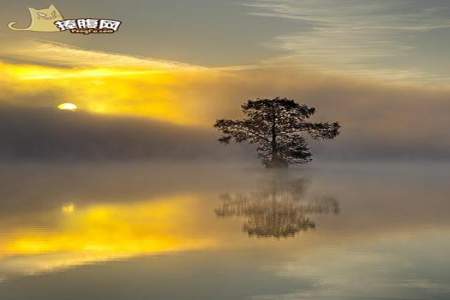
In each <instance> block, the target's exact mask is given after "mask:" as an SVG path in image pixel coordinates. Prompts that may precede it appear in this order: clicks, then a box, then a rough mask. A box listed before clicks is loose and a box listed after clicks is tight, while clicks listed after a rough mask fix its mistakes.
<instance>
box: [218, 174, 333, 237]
mask: <svg viewBox="0 0 450 300" xmlns="http://www.w3.org/2000/svg"><path fill="white" fill-rule="evenodd" d="M272 175H273V176H272V177H271V178H270V179H269V180H265V181H264V182H263V183H262V184H261V186H260V187H259V190H257V191H254V192H248V193H235V194H232V193H226V194H223V195H221V196H220V198H221V200H222V205H221V206H220V207H219V208H217V209H216V210H215V213H216V215H217V216H218V217H232V216H237V217H243V218H245V219H246V220H245V223H244V225H243V226H242V229H243V231H245V232H247V233H248V235H249V236H256V237H275V238H282V237H284V238H285V237H293V236H295V235H296V234H297V233H299V232H301V231H307V230H309V229H313V228H315V227H316V223H315V222H314V221H313V220H312V219H311V217H310V216H311V215H315V214H329V213H333V214H337V213H338V212H339V204H338V202H337V201H336V199H334V198H333V197H331V196H317V195H315V196H310V195H307V186H308V183H309V181H308V180H307V179H305V178H294V179H292V178H289V177H287V176H286V175H285V174H272Z"/></svg>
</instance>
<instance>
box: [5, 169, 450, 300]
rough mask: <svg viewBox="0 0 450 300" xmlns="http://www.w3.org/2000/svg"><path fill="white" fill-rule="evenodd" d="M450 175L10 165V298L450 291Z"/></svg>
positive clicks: (263, 299) (432, 294)
mask: <svg viewBox="0 0 450 300" xmlns="http://www.w3.org/2000/svg"><path fill="white" fill-rule="evenodd" d="M449 170H450V168H448V166H446V165H440V164H428V163H427V164H423V165H417V166H414V165H402V164H392V163H385V164H353V165H351V164H344V165H341V164H337V165H333V164H329V165H328V164H327V165H323V166H318V167H315V169H314V168H311V169H307V168H301V169H295V168H292V169H290V170H288V171H287V173H286V174H285V175H283V176H281V175H279V174H278V175H277V176H274V174H273V173H271V172H270V171H267V170H261V169H260V168H257V169H251V168H242V167H241V168H239V167H236V166H223V165H221V166H220V165H207V166H197V165H195V166H176V167H175V166H173V165H171V166H167V165H162V164H161V165H144V164H143V165H138V164H134V165H103V166H98V165H84V166H83V165H76V166H74V165H61V166H59V165H52V166H47V165H32V164H31V165H22V166H13V165H9V166H2V168H0V182H1V185H0V299H1V300H26V299H33V300H59V299H64V300H79V299H86V300H94V299H95V300H96V299H108V300H129V299H161V300H166V299H171V300H192V299H196V300H210V299H214V300H229V299H233V300H258V299H260V300H272V299H302V300H322V299H333V300H334V299H336V300H347V299H356V300H368V299H388V300H392V299H405V300H409V299H411V300H417V299H427V300H428V299H431V300H434V299H436V300H444V299H450V258H449V256H448V252H449V251H450V201H449V199H448V195H449V194H450V185H448V178H450V174H449ZM218 195H223V196H222V197H221V198H218V197H217V196H218ZM340 207H342V209H339V208H340ZM338 212H339V215H336V214H337V213H338ZM316 226H317V227H318V229H317V230H311V229H312V228H314V227H316ZM242 229H243V230H244V231H245V233H247V234H243V233H242ZM248 235H250V236H253V237H261V238H250V239H249V238H248ZM297 235H298V236H297ZM294 236H297V237H295V238H293V237H294ZM262 237H264V238H262ZM288 237H289V238H288ZM174 287H176V288H174Z"/></svg>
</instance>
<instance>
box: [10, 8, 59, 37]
mask: <svg viewBox="0 0 450 300" xmlns="http://www.w3.org/2000/svg"><path fill="white" fill-rule="evenodd" d="M28 10H29V11H30V15H31V24H30V26H28V27H27V28H16V27H15V26H14V25H15V24H16V22H11V23H9V24H8V27H9V28H10V29H12V30H27V31H41V32H53V31H59V29H58V28H57V27H56V26H55V24H54V22H56V21H59V20H62V19H64V18H63V16H62V15H61V13H60V12H59V11H58V10H57V9H56V7H55V6H54V5H50V6H49V7H48V8H44V9H34V8H28Z"/></svg>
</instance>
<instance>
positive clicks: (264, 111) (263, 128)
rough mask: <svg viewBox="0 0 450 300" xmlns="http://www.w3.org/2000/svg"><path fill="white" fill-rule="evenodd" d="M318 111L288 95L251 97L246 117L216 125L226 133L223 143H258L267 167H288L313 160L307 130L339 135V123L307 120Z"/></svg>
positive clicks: (323, 135)
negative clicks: (267, 97)
mask: <svg viewBox="0 0 450 300" xmlns="http://www.w3.org/2000/svg"><path fill="white" fill-rule="evenodd" d="M315 111H316V110H315V108H314V107H308V106H306V105H304V104H298V103H296V102H295V101H294V100H290V99H286V98H278V97H277V98H274V99H256V100H248V101H247V103H244V104H243V105H242V112H243V113H244V115H245V118H244V119H242V120H225V119H221V120H217V121H216V123H215V125H214V127H216V128H217V129H218V130H219V131H221V132H222V133H223V135H222V136H221V137H220V138H219V141H220V142H222V143H225V144H228V143H229V142H230V141H234V142H236V143H242V142H247V143H250V144H256V145H257V149H256V151H257V153H258V156H259V157H260V158H261V159H262V161H263V163H264V165H265V166H266V167H268V168H280V167H287V166H288V164H301V163H306V162H309V161H311V156H312V154H311V152H310V149H309V147H308V145H307V143H306V139H305V133H306V134H308V135H309V136H310V137H312V138H313V139H333V138H334V137H336V136H337V135H338V134H339V128H340V125H339V124H338V123H337V122H334V123H310V122H307V119H309V118H310V117H311V116H312V115H313V114H314V113H315Z"/></svg>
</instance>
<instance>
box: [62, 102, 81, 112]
mask: <svg viewBox="0 0 450 300" xmlns="http://www.w3.org/2000/svg"><path fill="white" fill-rule="evenodd" d="M58 109H60V110H70V111H76V110H77V109H78V106H76V105H75V104H73V103H62V104H60V105H58Z"/></svg>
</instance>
